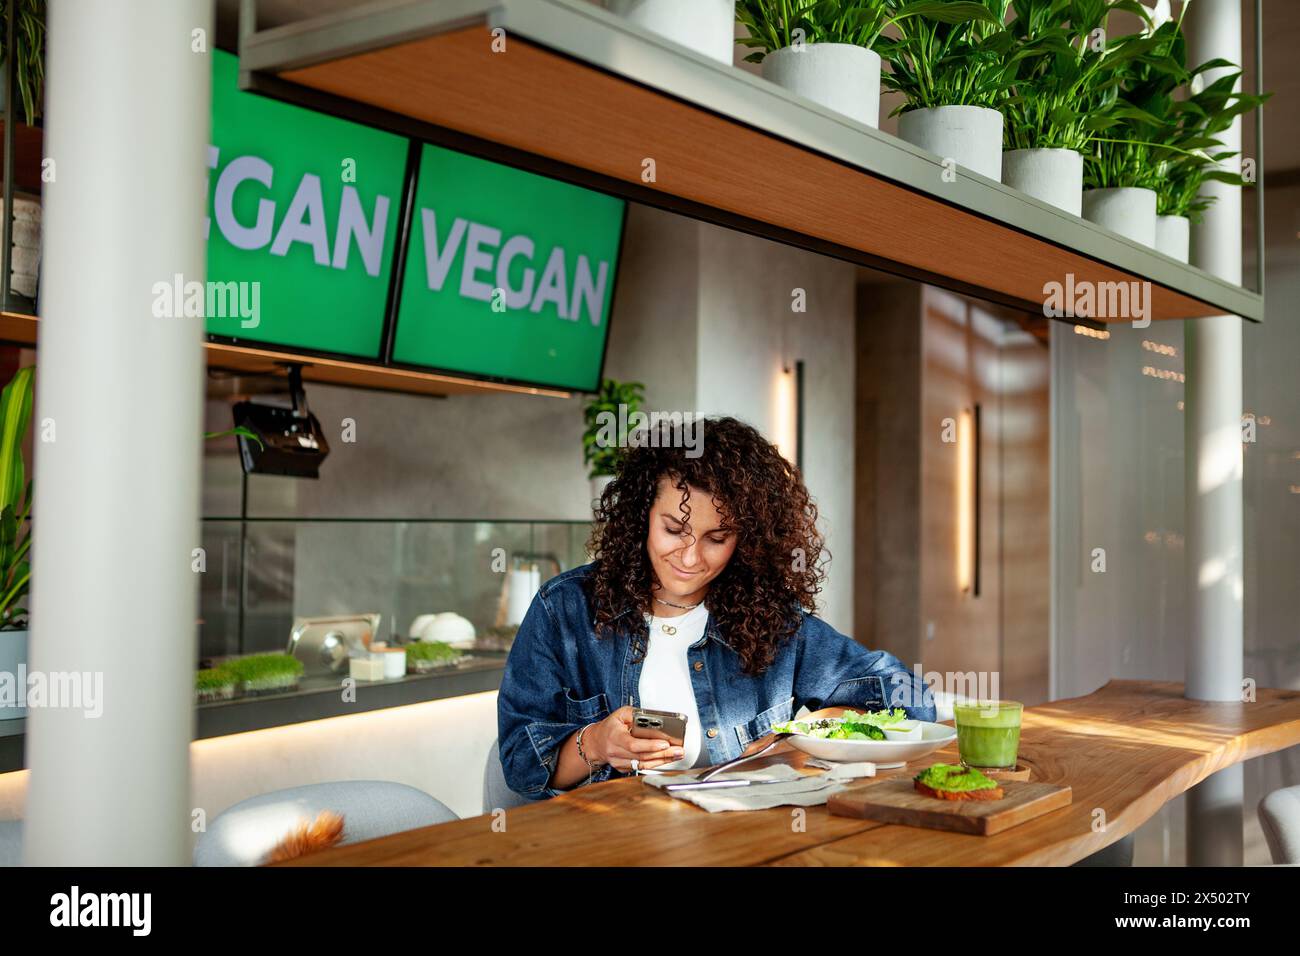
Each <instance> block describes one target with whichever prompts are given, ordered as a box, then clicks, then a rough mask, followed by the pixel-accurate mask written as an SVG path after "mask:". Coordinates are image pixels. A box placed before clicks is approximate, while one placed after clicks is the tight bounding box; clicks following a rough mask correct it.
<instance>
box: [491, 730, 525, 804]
mask: <svg viewBox="0 0 1300 956" xmlns="http://www.w3.org/2000/svg"><path fill="white" fill-rule="evenodd" d="M532 802H533V801H532V800H529V799H528V798H527V797H521V796H520V795H519V794H517V793H515V792H514V791H513V790H511V789H510V787H509V785H507V784H506V775H505V771H504V770H502V769H501V748H500V747H499V746H498V742H497V741H495V740H494V741H492V746H491V747H489V748H488V755H487V765H486V766H485V767H484V768H483V812H484V813H491V812H492V811H493V810H509V809H510V808H512V807H522V806H526V805H527V804H530V803H532Z"/></svg>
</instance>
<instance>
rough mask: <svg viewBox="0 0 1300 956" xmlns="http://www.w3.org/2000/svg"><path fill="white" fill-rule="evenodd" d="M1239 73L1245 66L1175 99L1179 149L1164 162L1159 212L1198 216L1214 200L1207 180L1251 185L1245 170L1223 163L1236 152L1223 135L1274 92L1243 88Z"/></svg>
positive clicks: (1175, 143) (1195, 219) (1175, 142)
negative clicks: (1204, 193) (1203, 190)
mask: <svg viewBox="0 0 1300 956" xmlns="http://www.w3.org/2000/svg"><path fill="white" fill-rule="evenodd" d="M1220 65H1223V64H1222V63H1221V64H1220ZM1208 68H1209V66H1208V65H1206V66H1203V67H1199V68H1198V69H1197V70H1195V71H1193V72H1194V74H1195V75H1197V76H1199V75H1200V74H1201V73H1202V72H1203V71H1204V70H1205V69H1208ZM1240 79H1241V72H1240V71H1237V72H1233V73H1227V74H1224V75H1223V76H1221V77H1219V78H1218V79H1217V80H1215V81H1214V82H1212V83H1210V84H1208V85H1206V86H1204V87H1202V88H1201V89H1199V90H1198V91H1196V92H1194V93H1192V94H1191V95H1190V96H1188V97H1187V98H1186V99H1182V100H1179V101H1177V102H1176V103H1175V104H1174V108H1173V112H1174V115H1175V118H1176V127H1175V133H1174V135H1173V137H1172V139H1171V142H1170V144H1169V145H1171V146H1173V147H1175V148H1176V151H1173V152H1171V155H1170V156H1169V157H1168V158H1167V159H1166V160H1165V163H1164V167H1165V184H1164V188H1163V189H1161V191H1160V195H1159V200H1158V203H1157V211H1158V212H1159V214H1160V215H1162V216H1187V217H1188V218H1189V219H1191V220H1192V221H1193V222H1199V221H1200V219H1201V218H1202V216H1203V214H1204V213H1205V210H1206V209H1208V208H1209V207H1210V205H1211V204H1212V203H1213V197H1209V196H1202V195H1201V187H1202V186H1204V185H1205V183H1207V182H1211V181H1217V182H1221V183H1228V184H1229V185H1232V186H1245V185H1247V181H1246V179H1245V178H1244V177H1243V176H1242V174H1241V172H1240V170H1238V171H1236V172H1233V171H1230V170H1227V169H1224V168H1223V166H1222V164H1223V163H1224V161H1226V160H1229V159H1232V158H1233V157H1234V156H1236V155H1237V153H1236V151H1235V150H1230V149H1227V148H1226V147H1224V145H1223V141H1222V140H1220V139H1219V138H1218V137H1219V135H1220V134H1221V133H1223V132H1225V131H1226V130H1227V129H1228V127H1230V126H1231V125H1232V123H1233V121H1234V120H1235V119H1236V118H1237V117H1238V116H1241V115H1242V114H1243V113H1246V112H1249V111H1250V110H1253V109H1256V108H1258V107H1260V106H1262V105H1263V104H1264V103H1265V102H1267V101H1268V99H1269V98H1270V97H1271V96H1272V95H1273V94H1271V93H1264V94H1262V95H1261V94H1254V93H1244V92H1241V91H1239V90H1237V89H1235V87H1236V85H1237V83H1238V82H1239V81H1240Z"/></svg>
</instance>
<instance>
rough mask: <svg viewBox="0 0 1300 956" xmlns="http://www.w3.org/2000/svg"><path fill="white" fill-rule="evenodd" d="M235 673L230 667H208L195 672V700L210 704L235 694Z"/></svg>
mask: <svg viewBox="0 0 1300 956" xmlns="http://www.w3.org/2000/svg"><path fill="white" fill-rule="evenodd" d="M235 683H236V681H235V675H234V674H233V673H231V671H230V669H229V668H228V667H208V668H205V669H203V670H199V671H195V672H194V700H195V703H199V704H210V703H213V702H215V701H219V700H230V699H232V698H233V697H234V696H235Z"/></svg>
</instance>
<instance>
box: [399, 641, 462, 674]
mask: <svg viewBox="0 0 1300 956" xmlns="http://www.w3.org/2000/svg"><path fill="white" fill-rule="evenodd" d="M460 656H461V652H460V651H459V650H457V649H456V648H454V647H452V646H451V645H450V644H444V643H443V642H442V641H416V642H414V643H412V644H407V645H406V673H408V674H427V673H429V671H431V670H435V669H436V668H439V667H449V666H451V665H452V664H455V663H456V661H458V660H459V659H460Z"/></svg>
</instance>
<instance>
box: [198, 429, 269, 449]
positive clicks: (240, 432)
mask: <svg viewBox="0 0 1300 956" xmlns="http://www.w3.org/2000/svg"><path fill="white" fill-rule="evenodd" d="M227 435H236V436H240V437H243V438H247V439H248V440H249V441H255V442H257V447H258V448H262V447H264V446H263V445H262V439H260V438H258V437H257V432H255V431H253V430H252V429H251V428H247V427H245V426H243V425H238V426H236V427H234V428H227V429H226V430H225V431H224V432H204V433H203V438H204V440H205V441H211V440H212V439H214V438H225V437H226V436H227Z"/></svg>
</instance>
